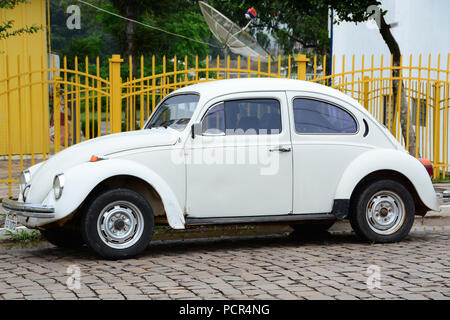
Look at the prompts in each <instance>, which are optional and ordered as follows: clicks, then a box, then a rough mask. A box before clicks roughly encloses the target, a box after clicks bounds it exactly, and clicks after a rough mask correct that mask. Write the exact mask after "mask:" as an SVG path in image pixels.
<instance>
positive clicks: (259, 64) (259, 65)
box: [258, 56, 261, 78]
mask: <svg viewBox="0 0 450 320" xmlns="http://www.w3.org/2000/svg"><path fill="white" fill-rule="evenodd" d="M259 77H261V56H258V78H259Z"/></svg>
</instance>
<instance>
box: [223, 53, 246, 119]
mask: <svg viewBox="0 0 450 320" xmlns="http://www.w3.org/2000/svg"><path fill="white" fill-rule="evenodd" d="M237 70H238V72H237V77H238V79H239V78H240V77H241V73H240V70H241V56H238V57H237ZM217 120H219V117H217Z"/></svg>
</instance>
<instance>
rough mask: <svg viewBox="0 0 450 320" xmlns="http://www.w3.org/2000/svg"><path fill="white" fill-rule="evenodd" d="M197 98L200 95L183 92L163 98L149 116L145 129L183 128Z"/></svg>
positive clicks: (195, 105)
mask: <svg viewBox="0 0 450 320" xmlns="http://www.w3.org/2000/svg"><path fill="white" fill-rule="evenodd" d="M199 99H200V97H199V96H198V95H196V94H183V95H178V96H173V97H170V98H168V99H166V100H164V101H163V102H162V104H161V105H160V106H159V107H158V108H157V109H156V111H155V114H154V115H153V116H152V117H151V119H150V121H149V122H148V124H147V126H146V129H151V128H157V127H164V128H172V129H176V130H179V131H182V130H184V128H186V126H187V124H188V122H189V120H190V119H191V117H192V114H193V113H194V110H195V108H196V107H197V103H198V100H199Z"/></svg>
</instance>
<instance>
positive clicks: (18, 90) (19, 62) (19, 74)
mask: <svg viewBox="0 0 450 320" xmlns="http://www.w3.org/2000/svg"><path fill="white" fill-rule="evenodd" d="M20 65H21V59H20V55H18V56H17V93H18V105H17V108H18V109H19V110H18V111H19V126H18V127H17V131H18V132H19V156H20V171H22V170H23V143H22V140H23V139H22V128H21V126H22V124H24V123H25V122H24V121H23V112H22V88H21V86H22V81H21V78H22V70H21V67H20Z"/></svg>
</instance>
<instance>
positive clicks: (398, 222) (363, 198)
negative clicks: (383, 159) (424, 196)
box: [350, 180, 415, 242]
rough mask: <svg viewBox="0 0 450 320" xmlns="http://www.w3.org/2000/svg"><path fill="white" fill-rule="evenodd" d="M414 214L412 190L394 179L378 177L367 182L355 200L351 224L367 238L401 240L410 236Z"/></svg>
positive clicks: (357, 232)
mask: <svg viewBox="0 0 450 320" xmlns="http://www.w3.org/2000/svg"><path fill="white" fill-rule="evenodd" d="M414 214H415V206H414V200H413V198H412V196H411V194H410V192H409V191H408V189H406V188H405V187H404V186H403V185H402V184H400V183H398V182H396V181H393V180H378V181H374V182H372V183H370V184H367V185H365V186H364V187H363V188H362V189H361V190H360V192H359V193H358V194H357V195H356V197H355V199H352V204H351V210H350V224H351V226H352V228H353V230H354V231H355V233H356V234H357V235H358V236H359V237H361V238H363V239H365V240H367V241H370V242H397V241H401V240H402V239H404V238H405V237H406V236H407V235H408V233H409V231H410V230H411V227H412V225H413V223H414Z"/></svg>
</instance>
